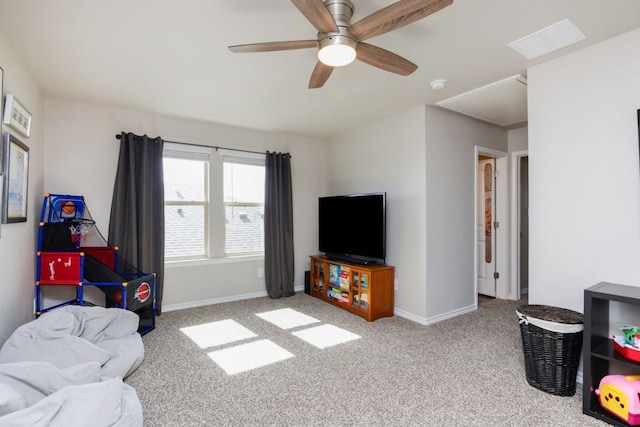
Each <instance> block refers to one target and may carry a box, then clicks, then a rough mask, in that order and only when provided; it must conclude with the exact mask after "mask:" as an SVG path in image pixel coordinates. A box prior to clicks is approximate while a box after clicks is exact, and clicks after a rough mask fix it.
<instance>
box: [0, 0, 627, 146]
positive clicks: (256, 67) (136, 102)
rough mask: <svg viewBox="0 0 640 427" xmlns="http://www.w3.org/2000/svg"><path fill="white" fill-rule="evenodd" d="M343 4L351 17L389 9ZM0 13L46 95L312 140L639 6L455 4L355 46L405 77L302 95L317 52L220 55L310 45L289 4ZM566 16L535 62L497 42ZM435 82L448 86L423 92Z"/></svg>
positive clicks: (605, 30)
mask: <svg viewBox="0 0 640 427" xmlns="http://www.w3.org/2000/svg"><path fill="white" fill-rule="evenodd" d="M352 1H353V3H354V4H355V12H354V16H353V18H352V22H356V21H358V20H360V19H361V18H363V17H365V16H367V15H369V14H371V13H373V12H375V11H376V10H378V9H381V8H383V7H385V6H388V5H389V4H391V3H393V0H352ZM0 10H2V13H0V33H1V34H2V35H3V36H4V37H5V39H6V40H7V41H8V43H9V44H10V45H11V46H12V47H13V48H14V50H15V51H16V53H17V54H18V56H19V57H20V58H21V60H22V61H23V63H24V64H25V67H26V68H27V71H28V73H29V74H30V75H31V77H32V78H33V79H34V80H35V81H36V82H37V84H38V85H39V86H40V87H41V90H42V93H43V95H45V96H47V97H55V98H62V99H70V100H77V101H81V102H89V103H97V104H101V105H109V106H117V107H126V108H133V109H138V110H143V111H151V112H157V113H162V114H169V115H174V116H179V117H186V118H193V119H198V120H205V121H212V122H218V123H224V124H229V125H237V126H242V127H250V128H255V129H260V130H268V131H277V132H285V133H291V134H298V135H309V136H316V137H331V136H333V135H337V134H340V133H343V132H346V131H348V130H350V129H353V128H355V127H358V126H360V125H363V124H365V123H367V122H370V121H374V120H378V119H381V118H384V117H387V116H389V115H392V114H395V113H399V112H402V111H406V110H408V109H411V108H413V107H416V106H419V105H425V104H426V105H435V104H436V103H437V102H439V101H442V100H445V99H448V98H453V97H455V96H457V95H460V94H462V93H465V92H469V91H472V90H474V89H478V88H482V87H484V86H487V85H490V84H492V83H494V82H497V81H500V80H503V79H506V78H508V77H511V76H514V75H526V70H527V68H528V67H530V66H532V65H535V64H538V63H540V62H543V61H547V60H549V59H552V58H556V57H558V56H561V55H564V54H567V53H569V52H571V51H573V50H576V49H580V48H583V47H585V46H588V45H590V44H594V43H597V42H599V41H601V40H604V39H607V38H609V37H612V36H615V35H618V34H621V33H624V32H627V31H630V30H632V29H635V28H638V27H640V1H638V0H608V1H606V2H605V1H602V0H536V1H531V0H482V1H480V0H454V3H453V5H452V6H449V7H447V8H445V9H443V10H441V11H439V12H437V13H435V14H433V15H431V16H428V17H426V18H424V19H422V20H420V21H418V22H416V23H413V24H410V25H408V26H405V27H403V28H400V29H398V30H396V31H394V32H391V33H387V34H384V35H382V36H379V37H376V38H373V39H369V40H367V42H368V43H370V44H374V45H377V46H379V47H382V48H384V49H387V50H390V51H392V52H394V53H396V54H398V55H400V56H402V57H404V58H406V59H408V60H410V61H412V62H414V63H415V64H417V65H418V67H419V68H418V70H417V71H416V72H415V73H413V74H411V75H410V76H408V77H402V76H398V75H396V74H392V73H388V72H385V71H381V70H379V69H377V68H374V67H371V66H369V65H366V64H364V63H362V62H358V61H356V62H355V63H353V64H350V65H348V66H346V67H342V68H338V69H336V70H335V71H334V72H333V74H332V75H331V77H330V78H329V80H328V81H327V83H326V84H325V85H324V87H322V88H320V89H313V90H311V89H308V88H307V85H308V82H309V76H310V74H311V71H312V70H313V67H314V65H315V63H316V51H315V49H305V50H293V51H281V52H269V53H241V54H239V53H231V52H230V51H229V50H228V49H227V46H229V45H235V44H245V43H254V42H265V41H283V40H299V39H314V38H315V36H316V30H315V28H314V27H313V26H311V24H310V23H309V22H308V21H307V20H306V19H305V18H304V17H303V16H302V15H301V14H300V12H299V11H298V10H297V9H296V8H295V7H294V6H293V4H292V3H291V2H290V1H288V0H180V1H176V0H135V1H131V0H110V1H97V0H55V1H51V0H20V1H16V0H0ZM566 18H568V19H570V20H571V21H572V22H573V23H574V24H575V25H576V26H577V27H578V28H579V29H580V30H581V31H582V32H583V33H584V34H585V35H586V39H585V40H583V41H581V42H578V43H577V44H575V45H572V46H569V47H565V48H563V49H561V50H559V51H557V52H554V53H551V54H547V55H544V56H542V57H540V58H537V59H534V60H527V59H525V58H524V57H522V56H520V55H519V54H518V53H516V52H515V51H514V50H512V49H511V48H509V47H508V46H507V44H508V43H510V42H512V41H514V40H517V39H519V38H521V37H523V36H526V35H528V34H531V33H533V32H535V31H537V30H540V29H542V28H544V27H547V26H549V25H551V24H554V23H556V22H558V21H561V20H563V19H566ZM0 66H2V64H0ZM8 78H9V76H6V75H5V82H6V81H7V79H8ZM434 79H446V80H447V85H446V87H445V88H444V89H442V90H439V91H433V90H432V89H431V87H430V85H429V83H430V82H431V81H432V80H434ZM6 89H9V88H6ZM477 92H480V93H484V94H485V95H486V94H487V93H488V96H486V98H487V101H483V102H482V103H481V104H483V103H484V102H487V103H488V104H487V109H488V110H492V109H497V108H498V107H495V106H491V105H490V104H491V103H492V102H497V101H499V100H500V99H503V98H504V97H503V96H493V95H491V91H488V92H487V91H477ZM16 95H17V96H18V97H19V95H20V94H16ZM474 102H475V101H474ZM507 104H508V103H507ZM502 108H503V113H502V114H504V111H505V110H504V108H505V107H502ZM506 108H507V109H511V108H513V106H509V105H507V106H506ZM507 112H508V110H507Z"/></svg>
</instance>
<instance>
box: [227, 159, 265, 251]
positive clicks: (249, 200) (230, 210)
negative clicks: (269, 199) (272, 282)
mask: <svg viewBox="0 0 640 427" xmlns="http://www.w3.org/2000/svg"><path fill="white" fill-rule="evenodd" d="M264 172H265V171H264V158H263V159H262V160H260V159H252V158H246V157H237V156H224V178H223V181H224V211H225V223H226V227H225V247H224V252H225V254H226V255H240V254H255V253H263V252H264Z"/></svg>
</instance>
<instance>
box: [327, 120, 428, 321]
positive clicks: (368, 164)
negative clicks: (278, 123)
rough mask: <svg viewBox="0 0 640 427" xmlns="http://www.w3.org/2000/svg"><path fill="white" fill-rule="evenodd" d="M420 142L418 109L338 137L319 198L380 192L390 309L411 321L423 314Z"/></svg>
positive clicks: (422, 132) (422, 148) (421, 125)
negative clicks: (391, 284) (393, 282)
mask: <svg viewBox="0 0 640 427" xmlns="http://www.w3.org/2000/svg"><path fill="white" fill-rule="evenodd" d="M424 140H425V129H424V107H419V108H415V109H412V110H410V111H407V112H405V113H402V114H398V115H396V116H393V117H389V118H387V119H384V120H380V121H378V122H376V123H371V124H369V125H367V126H364V127H362V128H359V129H357V130H354V131H352V132H349V133H347V134H344V135H341V136H340V137H338V138H335V139H334V140H332V141H331V143H330V144H329V145H328V149H327V192H326V194H325V195H330V196H331V195H339V194H347V193H366V192H376V191H386V193H387V264H389V265H393V266H395V268H396V270H395V277H396V278H397V279H398V291H396V293H395V309H396V313H397V314H402V315H404V316H406V317H411V318H414V317H415V318H416V320H420V319H424V317H425V315H426V305H425V300H426V296H425V285H424V284H425V263H424V259H425V244H424V235H425V221H424V218H425V180H424V167H425V166H424V162H425V160H424V159H425V146H424Z"/></svg>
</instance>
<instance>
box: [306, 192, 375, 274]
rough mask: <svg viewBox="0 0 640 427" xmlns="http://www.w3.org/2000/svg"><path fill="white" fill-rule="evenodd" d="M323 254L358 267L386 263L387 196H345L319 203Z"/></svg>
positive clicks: (320, 247) (320, 200) (321, 249)
mask: <svg viewBox="0 0 640 427" xmlns="http://www.w3.org/2000/svg"><path fill="white" fill-rule="evenodd" d="M318 219H319V224H318V229H319V235H318V242H319V249H320V252H324V253H325V255H326V256H327V257H328V258H330V259H335V260H339V261H345V262H350V263H356V264H384V263H385V258H386V193H384V192H381V193H366V194H346V195H342V196H331V197H320V198H319V200H318Z"/></svg>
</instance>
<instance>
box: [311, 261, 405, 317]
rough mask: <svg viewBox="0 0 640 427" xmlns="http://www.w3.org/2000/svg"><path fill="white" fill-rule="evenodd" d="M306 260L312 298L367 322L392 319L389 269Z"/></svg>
mask: <svg viewBox="0 0 640 427" xmlns="http://www.w3.org/2000/svg"><path fill="white" fill-rule="evenodd" d="M310 258H311V271H310V292H311V295H312V296H314V297H316V298H320V299H321V300H323V301H326V302H328V303H329V304H333V305H335V306H336V307H340V308H342V309H344V310H347V311H350V312H351V313H353V314H357V315H358V316H361V317H363V318H365V319H366V320H367V321H369V322H372V321H374V320H376V319H379V318H380V317H391V316H393V276H394V270H395V268H394V267H393V266H390V265H360V264H350V263H347V262H342V261H334V260H330V259H329V258H327V257H325V256H323V255H315V256H311V257H310Z"/></svg>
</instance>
